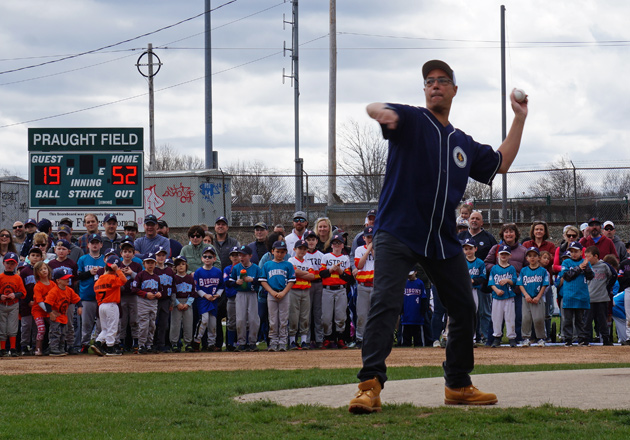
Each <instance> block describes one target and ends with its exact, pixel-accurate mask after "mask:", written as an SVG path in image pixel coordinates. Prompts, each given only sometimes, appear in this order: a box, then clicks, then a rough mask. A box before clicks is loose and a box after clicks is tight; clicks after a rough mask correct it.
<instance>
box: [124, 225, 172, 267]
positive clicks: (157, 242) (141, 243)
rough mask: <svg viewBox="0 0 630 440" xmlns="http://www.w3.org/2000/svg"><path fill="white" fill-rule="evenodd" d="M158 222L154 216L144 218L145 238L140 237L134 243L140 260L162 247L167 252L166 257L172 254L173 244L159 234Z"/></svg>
mask: <svg viewBox="0 0 630 440" xmlns="http://www.w3.org/2000/svg"><path fill="white" fill-rule="evenodd" d="M157 222H158V221H157V217H156V216H154V215H153V214H149V215H147V216H145V217H144V237H140V238H138V239H136V240H135V241H134V242H133V245H134V246H135V247H136V255H137V256H138V257H139V258H142V259H144V257H146V255H147V254H148V253H149V252H155V250H156V249H157V248H158V247H160V246H162V248H163V249H164V250H165V251H166V255H169V254H170V252H171V243H170V242H169V241H168V238H166V237H162V236H161V235H159V234H158V233H157V230H158V223H157Z"/></svg>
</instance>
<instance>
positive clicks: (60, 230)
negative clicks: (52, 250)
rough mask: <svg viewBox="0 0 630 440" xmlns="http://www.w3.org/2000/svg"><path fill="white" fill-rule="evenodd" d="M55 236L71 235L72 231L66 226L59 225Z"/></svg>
mask: <svg viewBox="0 0 630 440" xmlns="http://www.w3.org/2000/svg"><path fill="white" fill-rule="evenodd" d="M57 234H68V235H70V234H72V229H70V226H68V225H60V226H59V228H57Z"/></svg>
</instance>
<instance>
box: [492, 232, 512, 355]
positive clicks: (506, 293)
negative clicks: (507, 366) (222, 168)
mask: <svg viewBox="0 0 630 440" xmlns="http://www.w3.org/2000/svg"><path fill="white" fill-rule="evenodd" d="M511 255H512V252H511V250H510V246H508V245H505V244H504V245H501V246H499V252H498V257H499V263H498V264H495V265H494V266H492V269H491V270H490V275H489V276H488V286H490V288H491V289H492V329H493V333H492V335H493V336H494V338H495V339H494V341H493V342H492V347H499V346H500V345H501V336H503V332H502V330H503V320H505V330H506V333H507V337H508V340H509V341H510V347H516V328H515V326H516V311H515V308H514V297H515V296H516V295H515V293H514V290H512V288H513V286H514V285H515V284H516V278H517V275H516V269H514V266H512V265H511V264H510V263H509V260H510V256H511Z"/></svg>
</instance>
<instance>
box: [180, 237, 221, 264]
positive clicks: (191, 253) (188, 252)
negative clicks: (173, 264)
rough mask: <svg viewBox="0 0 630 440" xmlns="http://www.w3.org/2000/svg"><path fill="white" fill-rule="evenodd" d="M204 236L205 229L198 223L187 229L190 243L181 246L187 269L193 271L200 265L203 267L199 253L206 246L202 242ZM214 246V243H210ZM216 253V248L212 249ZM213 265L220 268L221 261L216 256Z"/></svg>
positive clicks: (200, 253)
mask: <svg viewBox="0 0 630 440" xmlns="http://www.w3.org/2000/svg"><path fill="white" fill-rule="evenodd" d="M205 236H206V231H205V230H204V229H203V228H202V227H201V226H199V225H194V226H191V227H190V229H188V239H189V240H190V243H189V244H187V245H186V246H184V247H183V248H182V251H181V253H180V254H181V255H182V256H183V257H186V261H187V262H188V271H189V272H191V273H194V272H195V271H196V270H197V269H199V268H200V267H203V262H202V261H201V255H202V254H203V250H204V249H205V248H206V247H207V246H208V245H207V244H206V243H204V242H203V239H204V238H205ZM211 246H212V247H213V248H214V245H211ZM214 251H215V253H216V255H218V252H217V250H216V248H215V249H214ZM175 257H177V255H175ZM214 266H215V267H218V268H219V269H220V268H221V261H220V260H219V258H218V256H217V260H216V261H215V263H214Z"/></svg>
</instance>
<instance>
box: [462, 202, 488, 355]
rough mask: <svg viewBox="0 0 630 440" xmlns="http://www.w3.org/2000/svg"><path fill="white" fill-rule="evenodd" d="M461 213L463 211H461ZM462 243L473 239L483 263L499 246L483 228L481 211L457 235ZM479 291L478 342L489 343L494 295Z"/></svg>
mask: <svg viewBox="0 0 630 440" xmlns="http://www.w3.org/2000/svg"><path fill="white" fill-rule="evenodd" d="M460 212H461V209H460ZM457 238H458V239H459V240H460V241H463V240H466V239H467V238H472V239H473V240H475V242H476V243H477V252H475V256H476V257H477V258H479V259H480V260H481V261H483V260H485V259H486V257H487V256H488V252H490V249H492V247H493V246H495V245H496V244H497V241H496V240H495V238H494V236H493V235H492V234H491V233H490V232H488V231H486V230H485V229H484V228H483V216H482V215H481V212H479V211H473V212H472V213H471V214H470V216H468V229H467V230H465V231H462V232H460V233H459V234H458V235H457ZM484 290H485V289H478V290H477V293H478V299H479V306H478V308H477V334H476V337H477V341H478V342H482V343H486V342H487V341H488V336H489V334H491V332H490V333H489V329H490V328H491V327H492V293H491V292H490V291H484Z"/></svg>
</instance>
